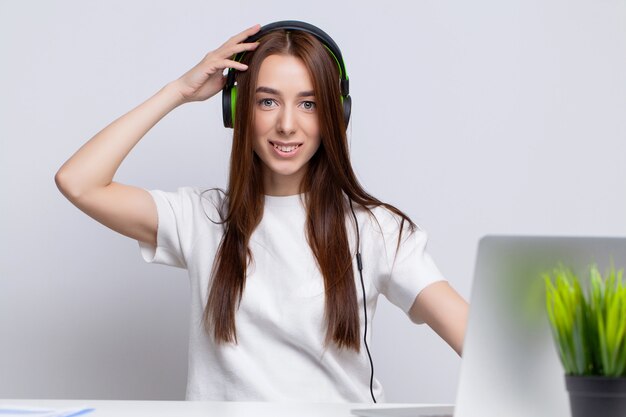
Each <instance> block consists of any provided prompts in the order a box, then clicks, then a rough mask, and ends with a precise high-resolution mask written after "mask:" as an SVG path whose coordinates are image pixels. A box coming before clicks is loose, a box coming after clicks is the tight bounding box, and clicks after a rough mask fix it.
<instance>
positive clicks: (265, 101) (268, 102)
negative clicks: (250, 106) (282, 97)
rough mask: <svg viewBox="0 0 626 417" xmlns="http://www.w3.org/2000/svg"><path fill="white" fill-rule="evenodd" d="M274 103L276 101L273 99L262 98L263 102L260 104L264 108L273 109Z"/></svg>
mask: <svg viewBox="0 0 626 417" xmlns="http://www.w3.org/2000/svg"><path fill="white" fill-rule="evenodd" d="M272 103H274V100H272V99H271V98H262V99H261V100H259V104H260V105H261V106H262V107H271V106H272Z"/></svg>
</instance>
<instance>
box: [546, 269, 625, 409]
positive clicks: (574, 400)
mask: <svg viewBox="0 0 626 417" xmlns="http://www.w3.org/2000/svg"><path fill="white" fill-rule="evenodd" d="M622 273H623V270H620V271H619V272H617V273H616V272H615V267H614V265H613V262H611V267H610V269H609V270H608V271H607V272H606V274H605V277H604V278H603V277H602V275H601V274H600V272H599V271H598V267H597V265H596V264H593V265H591V266H590V267H589V279H588V280H586V281H581V280H580V279H579V277H578V276H577V275H576V274H575V273H574V272H573V271H572V270H571V269H570V268H567V267H565V266H564V265H563V264H561V263H559V265H558V266H557V267H556V268H554V269H553V275H554V278H552V277H551V276H550V274H549V273H546V274H544V281H545V285H546V307H547V312H548V319H549V321H550V328H551V330H552V335H553V337H554V340H555V344H556V347H557V350H558V353H559V356H560V359H561V363H562V365H563V368H564V369H565V385H566V387H567V390H568V392H569V398H570V406H571V411H572V416H573V417H592V416H593V417H602V416H604V417H613V416H615V417H617V416H620V417H623V416H626V286H624V285H623V283H622ZM583 287H584V288H583Z"/></svg>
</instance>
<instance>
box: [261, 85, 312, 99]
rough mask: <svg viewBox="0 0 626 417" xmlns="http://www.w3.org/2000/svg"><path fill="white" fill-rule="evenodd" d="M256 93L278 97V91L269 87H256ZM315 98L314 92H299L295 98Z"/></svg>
mask: <svg viewBox="0 0 626 417" xmlns="http://www.w3.org/2000/svg"><path fill="white" fill-rule="evenodd" d="M256 92H257V93H267V94H273V95H275V96H280V95H281V94H280V91H278V90H275V89H273V88H270V87H263V86H261V87H257V89H256ZM313 96H315V92H314V91H301V92H299V93H298V95H297V97H313Z"/></svg>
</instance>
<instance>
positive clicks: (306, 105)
mask: <svg viewBox="0 0 626 417" xmlns="http://www.w3.org/2000/svg"><path fill="white" fill-rule="evenodd" d="M302 105H303V106H304V108H305V109H306V110H313V109H314V108H315V102H314V101H305V102H303V103H302Z"/></svg>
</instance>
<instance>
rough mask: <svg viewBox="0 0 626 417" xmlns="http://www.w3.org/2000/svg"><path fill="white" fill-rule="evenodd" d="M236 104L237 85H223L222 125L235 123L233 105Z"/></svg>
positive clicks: (226, 125) (231, 125) (227, 125)
mask: <svg viewBox="0 0 626 417" xmlns="http://www.w3.org/2000/svg"><path fill="white" fill-rule="evenodd" d="M236 105H237V86H236V85H234V86H232V87H230V88H228V87H225V88H224V89H223V90H222V119H223V121H224V127H233V126H234V125H235V106H236Z"/></svg>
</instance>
